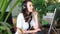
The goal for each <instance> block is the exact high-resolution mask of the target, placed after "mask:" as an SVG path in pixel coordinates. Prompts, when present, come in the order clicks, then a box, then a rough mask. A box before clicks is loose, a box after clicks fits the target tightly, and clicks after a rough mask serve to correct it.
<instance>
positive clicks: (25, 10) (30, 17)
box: [22, 0, 32, 22]
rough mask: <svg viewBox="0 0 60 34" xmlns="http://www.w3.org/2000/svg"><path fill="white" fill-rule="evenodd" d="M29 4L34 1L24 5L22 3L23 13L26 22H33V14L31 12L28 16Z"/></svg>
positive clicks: (29, 0)
mask: <svg viewBox="0 0 60 34" xmlns="http://www.w3.org/2000/svg"><path fill="white" fill-rule="evenodd" d="M27 2H32V1H31V0H25V1H23V3H22V13H23V16H24V19H25V22H31V20H32V13H31V12H30V13H29V15H28V14H27V13H28V10H27V9H28V8H27Z"/></svg>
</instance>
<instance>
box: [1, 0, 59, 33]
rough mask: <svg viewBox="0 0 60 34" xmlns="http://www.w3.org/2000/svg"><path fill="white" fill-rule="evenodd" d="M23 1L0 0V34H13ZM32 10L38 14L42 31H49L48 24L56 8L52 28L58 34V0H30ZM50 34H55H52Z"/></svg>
mask: <svg viewBox="0 0 60 34" xmlns="http://www.w3.org/2000/svg"><path fill="white" fill-rule="evenodd" d="M23 1H24V0H0V34H14V33H15V31H16V20H17V16H18V14H19V13H20V12H21V8H22V7H21V4H22V2H23ZM32 2H33V5H34V8H35V9H36V11H37V12H38V17H39V19H40V21H41V25H42V29H45V30H47V31H48V30H49V26H48V25H49V24H51V19H52V18H53V16H54V10H55V8H57V10H56V11H57V15H56V19H55V23H54V26H55V27H56V31H57V33H58V34H60V33H59V31H60V0H32ZM52 34H56V33H55V32H52Z"/></svg>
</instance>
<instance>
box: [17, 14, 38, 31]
mask: <svg viewBox="0 0 60 34" xmlns="http://www.w3.org/2000/svg"><path fill="white" fill-rule="evenodd" d="M37 24H38V23H36V22H35V21H34V18H32V20H31V22H30V25H31V27H32V26H33V27H34V26H35V25H37ZM16 27H17V28H21V29H23V30H27V29H28V27H29V24H28V23H27V22H25V19H24V16H23V13H20V14H19V15H18V17H17V24H16Z"/></svg>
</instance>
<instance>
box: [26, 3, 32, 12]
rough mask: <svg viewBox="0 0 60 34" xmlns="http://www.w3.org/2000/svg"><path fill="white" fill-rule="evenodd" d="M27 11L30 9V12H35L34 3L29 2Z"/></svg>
mask: <svg viewBox="0 0 60 34" xmlns="http://www.w3.org/2000/svg"><path fill="white" fill-rule="evenodd" d="M27 9H28V11H29V12H32V11H33V4H32V2H27Z"/></svg>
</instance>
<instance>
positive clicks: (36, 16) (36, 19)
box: [33, 11, 41, 31]
mask: <svg viewBox="0 0 60 34" xmlns="http://www.w3.org/2000/svg"><path fill="white" fill-rule="evenodd" d="M33 14H34V20H35V26H34V29H35V30H38V31H41V29H40V28H39V27H38V13H37V12H36V11H34V12H33Z"/></svg>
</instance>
